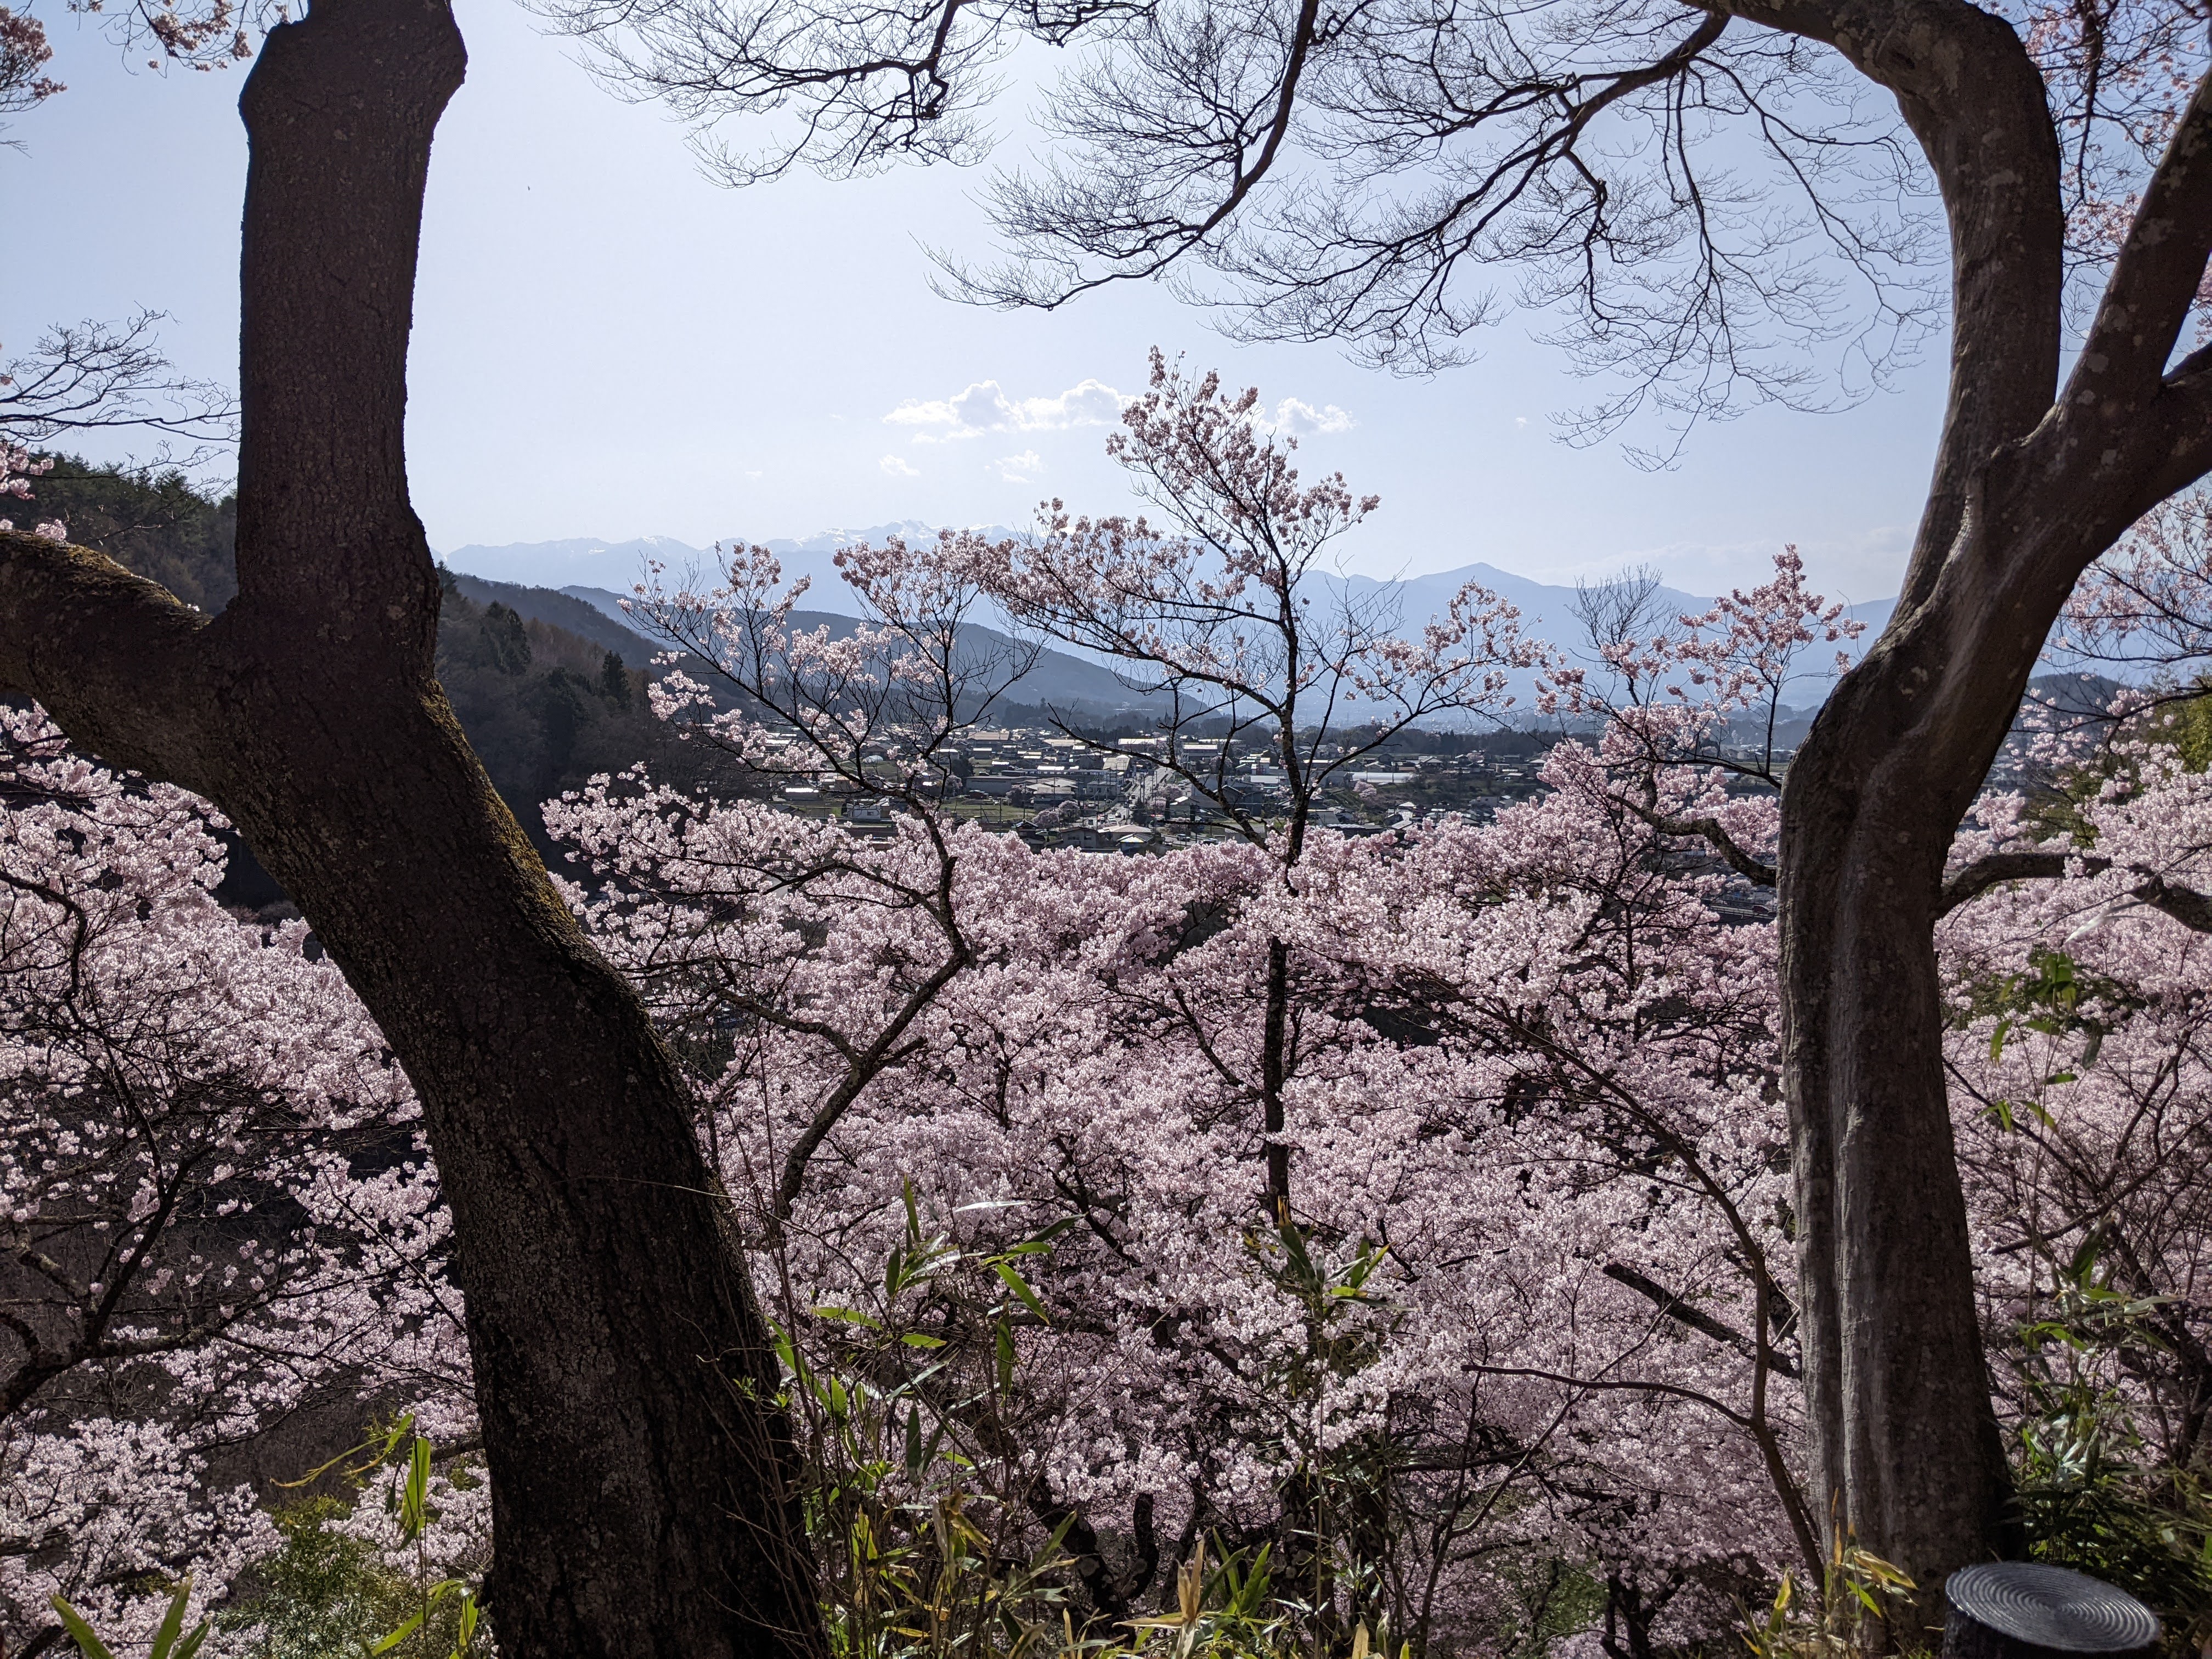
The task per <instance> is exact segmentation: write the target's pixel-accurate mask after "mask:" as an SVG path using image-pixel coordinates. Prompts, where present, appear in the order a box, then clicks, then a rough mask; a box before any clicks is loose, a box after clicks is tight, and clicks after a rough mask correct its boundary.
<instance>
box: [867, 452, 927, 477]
mask: <svg viewBox="0 0 2212 1659" xmlns="http://www.w3.org/2000/svg"><path fill="white" fill-rule="evenodd" d="M877 465H879V466H881V467H882V468H883V470H884V471H886V472H888V473H890V475H891V477H894V478H919V477H921V473H920V472H919V471H916V470H915V468H913V467H910V466H908V465H907V464H906V462H905V461H904V460H903V459H901V458H900V457H898V456H896V455H886V456H884V459H882V460H881V461H879V462H878V463H877Z"/></svg>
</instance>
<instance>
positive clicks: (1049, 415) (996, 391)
mask: <svg viewBox="0 0 2212 1659" xmlns="http://www.w3.org/2000/svg"><path fill="white" fill-rule="evenodd" d="M1127 402H1129V399H1128V398H1124V397H1123V396H1122V395H1121V393H1120V392H1116V391H1115V390H1114V388H1113V387H1112V386H1108V385H1107V384H1106V383H1105V382H1104V381H1103V380H1085V381H1082V382H1080V383H1079V384H1078V385H1075V386H1070V387H1068V389H1067V390H1066V391H1065V392H1061V393H1060V395H1059V396H1057V397H1054V398H1019V399H1017V398H1009V397H1008V396H1006V392H1005V391H1004V390H1002V389H1001V388H1000V385H999V383H998V382H997V381H996V380H978V381H976V382H975V385H973V386H969V388H968V389H967V390H966V391H964V392H961V393H959V394H958V395H957V396H956V397H951V398H939V399H936V400H934V401H933V402H928V403H917V402H908V403H903V404H900V405H899V406H898V407H897V408H896V409H895V410H891V412H890V414H888V415H886V416H884V421H885V422H888V423H889V424H890V425H892V426H911V427H919V428H921V430H920V431H918V432H916V433H915V435H914V441H915V442H916V443H921V444H927V443H942V442H944V441H946V440H948V439H952V438H980V437H981V436H982V435H983V434H985V433H987V432H1060V431H1064V430H1065V429H1066V428H1069V427H1072V426H1108V425H1110V424H1111V423H1112V422H1115V420H1118V419H1119V418H1120V417H1121V409H1122V406H1123V405H1124V404H1127Z"/></svg>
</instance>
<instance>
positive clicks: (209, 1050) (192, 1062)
mask: <svg viewBox="0 0 2212 1659" xmlns="http://www.w3.org/2000/svg"><path fill="white" fill-rule="evenodd" d="M225 827H226V826H225V825H224V824H223V823H222V820H221V819H219V818H216V817H214V816H213V815H212V814H210V812H209V811H207V810H206V808H205V806H204V804H202V803H199V802H197V801H195V800H193V799H191V798H190V797H188V796H185V795H184V794H183V793H181V792H179V791H178V790H176V789H174V788H172V787H168V786H166V785H146V784H143V783H142V782H140V781H137V780H133V779H128V778H125V777H121V776H118V775H115V774H114V773H112V772H110V771H108V770H106V769H102V768H100V767H98V766H96V765H94V764H93V763H89V762H88V761H86V760H85V759H83V758H82V757H80V756H78V755H76V754H74V753H72V752H70V750H69V749H68V748H67V747H66V746H65V744H64V742H63V739H62V738H61V736H60V734H59V733H58V732H56V731H55V730H54V729H53V727H52V726H51V725H49V724H48V723H47V722H46V720H45V719H44V717H43V716H42V715H41V714H39V713H38V712H36V711H35V710H33V711H30V712H27V713H20V714H16V713H11V714H4V715H0V1123H4V1131H5V1133H4V1136H0V1216H4V1221H0V1229H4V1231H0V1237H4V1239H5V1248H4V1253H0V1492H4V1494H5V1496H4V1498H0V1539H4V1547H0V1630H4V1632H5V1639H6V1640H7V1641H8V1643H9V1650H10V1651H11V1652H14V1653H17V1654H21V1655H26V1656H28V1655H32V1654H35V1653H38V1652H40V1651H43V1650H46V1649H47V1648H50V1647H51V1646H52V1645H53V1644H54V1643H55V1642H56V1641H58V1639H60V1638H61V1636H62V1631H61V1627H60V1626H59V1625H58V1623H57V1622H56V1621H55V1620H54V1618H53V1615H52V1607H51V1606H50V1605H49V1602H50V1599H51V1598H52V1596H54V1595H66V1596H67V1597H68V1598H70V1601H72V1602H73V1603H75V1604H76V1606H78V1607H80V1608H81V1609H82V1610H84V1611H85V1612H86V1613H88V1614H92V1615H94V1616H96V1618H97V1620H98V1621H99V1624H100V1627H101V1628H102V1629H103V1630H106V1631H108V1632H111V1633H112V1635H114V1636H116V1637H118V1638H131V1637H132V1636H133V1634H134V1633H136V1634H137V1635H143V1634H144V1632H146V1631H148V1630H150V1629H151V1627H152V1624H153V1622H154V1620H155V1619H156V1618H158V1616H159V1607H158V1605H156V1604H157V1603H158V1601H159V1600H160V1598H153V1600H152V1601H149V1599H148V1598H146V1597H145V1596H143V1595H139V1594H138V1593H137V1592H138V1590H139V1589H140V1588H141V1581H142V1580H143V1579H144V1578H145V1577H146V1576H147V1575H149V1574H155V1575H166V1576H170V1577H181V1576H183V1575H185V1574H187V1573H190V1574H191V1575H192V1576H193V1578H194V1583H195V1585H196V1595H197V1596H198V1597H199V1598H201V1599H202V1600H203V1601H204V1600H205V1599H207V1598H210V1597H219V1596H220V1595H222V1590H223V1587H224V1585H225V1584H226V1583H227V1582H228V1580H229V1579H231V1578H232V1577H234V1576H235V1574H236V1573H237V1571H239V1569H240V1567H241V1566H243V1565H246V1564H247V1563H248V1562H250V1561H251V1560H252V1559H253V1558H254V1557H255V1556H256V1555H257V1554H258V1553H262V1552H264V1551H265V1550H266V1548H267V1547H269V1545H270V1540H271V1537H272V1534H271V1531H270V1526H269V1523H268V1522H267V1520H266V1518H265V1516H263V1515H261V1513H260V1512H259V1510H258V1508H257V1506H256V1502H255V1498H256V1493H255V1491H254V1486H253V1484H252V1478H251V1477H253V1476H255V1475H258V1477H259V1478H260V1479H262V1480H266V1479H269V1478H270V1477H271V1476H275V1477H284V1476H289V1475H290V1474H295V1473H296V1471H295V1470H292V1469H290V1468H286V1467H283V1465H282V1464H281V1463H279V1464H278V1466H277V1467H276V1468H270V1454H269V1453H267V1452H265V1451H261V1450H258V1449H257V1448H258V1445H259V1443H260V1440H261V1437H263V1436H264V1435H265V1434H267V1433H269V1432H270V1431H273V1430H281V1429H283V1427H284V1426H285V1425H287V1424H288V1423H290V1422H293V1421H295V1420H296V1419H300V1418H301V1417H303V1416H304V1417H306V1418H307V1419H310V1420H312V1419H313V1418H315V1417H316V1416H317V1415H321V1416H324V1417H335V1419H337V1422H338V1423H339V1425H341V1426H340V1427H339V1429H338V1432H340V1433H347V1432H349V1431H352V1430H353V1429H354V1428H355V1427H356V1425H357V1424H358V1422H359V1421H360V1419H361V1418H362V1417H363V1416H365V1415H366V1414H367V1413H368V1412H369V1411H370V1410H372V1409H373V1407H372V1405H371V1403H370V1402H373V1401H376V1400H379V1399H393V1398H399V1399H404V1400H407V1401H413V1402H417V1403H418V1404H419V1407H421V1408H422V1409H423V1410H425V1411H426V1412H430V1413H434V1414H438V1415H441V1416H442V1417H443V1418H444V1419H447V1420H448V1421H455V1420H465V1419H466V1418H467V1416H468V1414H469V1413H470V1411H471V1406H470V1403H469V1389H470V1383H469V1373H468V1365H467V1358H466V1352H465V1342H464V1339H463V1338H462V1335H461V1322H462V1306H461V1299H460V1297H459V1293H458V1292H457V1291H455V1290H454V1289H453V1286H452V1285H451V1284H450V1283H449V1282H448V1280H447V1271H446V1264H447V1258H448V1253H449V1246H450V1238H449V1234H450V1223H449V1220H448V1218H447V1214H446V1212H445V1210H444V1208H443V1206H442V1204H441V1201H440V1199H439V1194H438V1191H437V1186H436V1182H435V1176H434V1175H433V1172H432V1170H430V1167H429V1159H428V1152H427V1149H426V1148H425V1146H424V1145H423V1142H422V1127H421V1113H420V1109H419V1107H418V1106H417V1104H416V1100H415V1097H414V1095H413V1092H412V1091H411V1090H410V1089H409V1087H408V1085H407V1083H406V1079H405V1078H404V1074H403V1073H401V1072H400V1071H399V1069H398V1066H397V1065H396V1064H395V1063H394V1062H393V1060H392V1054H391V1052H390V1050H389V1049H388V1048H386V1045H385V1042H384V1040H383V1037H382V1036H381V1034H380V1032H379V1031H378V1030H376V1028H375V1026H374V1024H372V1023H371V1022H370V1021H369V1019H368V1015H367V1013H366V1012H365V1011H364V1010H363V1009H362V1006H361V1004H360V1003H359V1001H358V1000H356V999H355V997H354V996H353V995H352V994H351V993H350V992H349V990H348V989H347V988H346V987H345V984H344V981H343V980H342V979H341V978H340V977H339V975H338V973H337V969H336V968H335V966H334V965H333V964H331V963H330V962H329V961H328V960H327V959H326V958H321V957H319V955H317V956H314V958H313V959H311V955H312V954H313V953H311V952H310V951H308V950H307V929H306V927H305V925H304V924H303V923H300V922H297V921H293V922H289V923H281V924H276V925H264V924H262V923H259V922H257V921H252V920H251V919H246V920H240V919H238V918H234V917H233V916H232V915H229V914H228V913H226V911H225V910H224V909H223V908H222V907H221V906H220V905H219V904H218V903H217V902H216V898H215V893H214V890H215V888H216V884H217V883H218V881H219V880H220V878H221V875H222V863H223V854H222V846H221V843H220V842H218V841H217V840H216V831H218V830H220V829H223V828H225ZM277 1455H278V1456H281V1455H282V1454H277Z"/></svg>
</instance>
